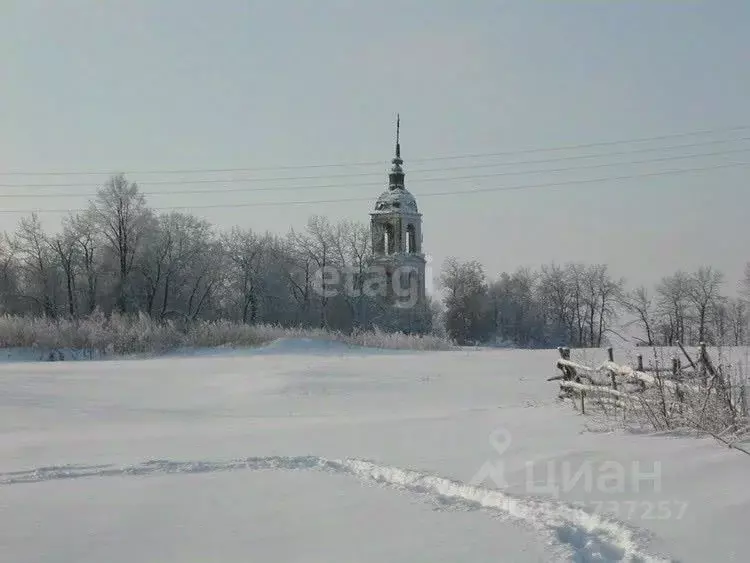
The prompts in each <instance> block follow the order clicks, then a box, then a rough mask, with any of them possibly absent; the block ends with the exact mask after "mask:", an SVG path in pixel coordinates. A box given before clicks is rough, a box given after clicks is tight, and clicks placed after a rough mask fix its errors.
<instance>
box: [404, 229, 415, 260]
mask: <svg viewBox="0 0 750 563" xmlns="http://www.w3.org/2000/svg"><path fill="white" fill-rule="evenodd" d="M406 252H408V253H409V254H414V253H416V252H417V233H416V230H415V229H414V225H407V226H406Z"/></svg>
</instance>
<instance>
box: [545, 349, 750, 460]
mask: <svg viewBox="0 0 750 563" xmlns="http://www.w3.org/2000/svg"><path fill="white" fill-rule="evenodd" d="M678 346H679V351H680V352H681V353H682V354H683V355H684V357H685V358H686V360H687V364H686V365H685V366H683V364H682V362H681V358H679V357H673V358H672V361H671V365H670V364H669V363H667V366H668V367H666V368H665V367H664V366H663V365H662V366H660V365H659V362H658V361H657V358H656V357H655V361H654V364H655V365H654V366H650V367H648V368H645V367H644V365H643V356H642V355H638V356H637V364H636V366H635V367H633V366H629V365H623V364H619V363H617V362H615V358H614V350H613V349H612V348H608V350H607V355H608V358H607V360H606V361H605V362H603V363H601V364H600V365H598V366H595V367H594V366H587V365H585V364H582V363H580V362H576V361H573V360H571V357H570V348H558V351H559V353H560V358H559V359H558V360H557V362H556V364H555V366H556V368H557V369H558V370H559V371H560V374H559V375H556V376H553V377H549V378H548V379H547V380H548V381H559V382H560V383H559V385H560V398H561V399H571V400H572V402H573V406H574V407H576V408H579V407H580V410H581V413H583V414H585V413H586V409H587V407H588V408H591V407H598V408H599V409H601V410H602V411H604V412H605V413H606V414H612V412H613V411H612V409H611V407H614V409H615V411H614V412H615V413H619V414H618V418H620V414H621V418H622V420H623V421H625V420H626V418H627V417H628V416H631V417H633V416H634V417H635V421H636V422H639V423H646V424H648V425H650V426H651V427H653V428H654V429H656V430H666V429H670V428H677V427H689V428H694V429H697V430H701V431H705V432H708V433H709V434H711V435H713V436H714V437H716V438H717V439H720V440H721V441H722V442H724V443H726V444H727V445H730V446H731V447H735V448H737V449H742V450H743V451H745V449H743V448H742V447H739V446H738V444H740V443H742V442H743V441H744V439H746V438H750V416H748V410H749V409H748V400H747V393H746V391H747V382H746V380H745V377H744V375H743V372H742V370H738V369H737V368H738V366H732V365H721V364H715V363H714V362H713V360H712V359H711V357H710V356H709V354H708V352H707V350H706V346H705V344H701V345H700V347H699V349H698V355H697V357H696V358H695V359H694V358H693V357H691V356H690V354H689V353H688V352H687V351H686V350H685V348H684V347H683V346H682V345H681V344H678ZM617 409H621V410H620V411H618V410H617ZM727 435H730V436H732V438H726V436H727Z"/></svg>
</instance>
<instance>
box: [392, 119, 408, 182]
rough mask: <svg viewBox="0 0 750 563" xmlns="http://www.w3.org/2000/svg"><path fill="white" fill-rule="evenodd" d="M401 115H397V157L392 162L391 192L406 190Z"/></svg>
mask: <svg viewBox="0 0 750 563" xmlns="http://www.w3.org/2000/svg"><path fill="white" fill-rule="evenodd" d="M403 163H404V161H403V160H401V115H400V114H396V156H395V157H394V158H393V160H391V164H393V166H392V167H391V172H390V174H388V188H389V189H390V190H398V189H401V190H404V189H406V188H405V187H404V175H405V174H404V169H403V168H402V167H401V165H402V164H403Z"/></svg>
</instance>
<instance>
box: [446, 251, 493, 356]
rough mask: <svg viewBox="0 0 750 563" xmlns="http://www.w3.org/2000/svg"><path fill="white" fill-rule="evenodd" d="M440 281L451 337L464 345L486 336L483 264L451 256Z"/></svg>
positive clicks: (486, 317) (485, 290)
mask: <svg viewBox="0 0 750 563" xmlns="http://www.w3.org/2000/svg"><path fill="white" fill-rule="evenodd" d="M440 284H441V285H442V286H443V288H444V289H445V290H446V291H447V294H446V296H445V326H446V330H447V332H448V334H449V335H450V337H451V338H453V339H454V340H456V341H457V342H459V343H462V344H468V343H473V342H478V341H482V340H485V339H486V336H487V334H486V323H487V320H488V315H487V305H488V299H487V284H486V281H485V275H484V270H483V268H482V265H481V264H480V263H479V262H476V261H470V262H465V263H460V262H458V261H457V260H456V259H455V258H448V259H447V260H446V261H445V263H444V264H443V270H442V274H441V276H440Z"/></svg>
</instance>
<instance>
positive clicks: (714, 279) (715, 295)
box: [688, 267, 724, 342]
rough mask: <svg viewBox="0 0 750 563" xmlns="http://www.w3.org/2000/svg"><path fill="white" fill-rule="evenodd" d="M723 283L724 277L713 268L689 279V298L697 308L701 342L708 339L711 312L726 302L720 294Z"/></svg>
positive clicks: (708, 268) (699, 272) (701, 269)
mask: <svg viewBox="0 0 750 563" xmlns="http://www.w3.org/2000/svg"><path fill="white" fill-rule="evenodd" d="M723 282H724V275H723V274H722V273H721V272H717V271H716V270H714V269H712V268H711V267H705V268H700V269H698V271H697V272H695V273H693V274H692V275H691V276H690V278H689V282H688V298H689V299H690V301H691V303H692V305H693V307H694V308H695V312H696V318H697V322H698V341H699V342H705V341H706V339H707V338H706V337H707V333H706V329H707V327H708V319H709V314H710V312H711V310H712V309H713V308H715V307H716V306H717V305H719V303H721V302H722V301H723V300H724V298H723V297H722V296H721V294H720V291H721V285H722V283H723Z"/></svg>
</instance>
